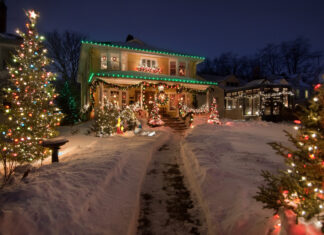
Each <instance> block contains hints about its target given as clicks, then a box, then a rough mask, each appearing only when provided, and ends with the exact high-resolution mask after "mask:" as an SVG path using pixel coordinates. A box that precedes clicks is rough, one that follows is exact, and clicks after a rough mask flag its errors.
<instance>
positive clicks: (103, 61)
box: [100, 54, 107, 69]
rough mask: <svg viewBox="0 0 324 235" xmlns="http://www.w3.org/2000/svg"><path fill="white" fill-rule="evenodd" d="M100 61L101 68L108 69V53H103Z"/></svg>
mask: <svg viewBox="0 0 324 235" xmlns="http://www.w3.org/2000/svg"><path fill="white" fill-rule="evenodd" d="M100 62H101V66H100V68H101V69H107V55H106V54H101V59H100Z"/></svg>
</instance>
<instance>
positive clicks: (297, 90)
mask: <svg viewBox="0 0 324 235" xmlns="http://www.w3.org/2000/svg"><path fill="white" fill-rule="evenodd" d="M296 96H297V98H299V89H296Z"/></svg>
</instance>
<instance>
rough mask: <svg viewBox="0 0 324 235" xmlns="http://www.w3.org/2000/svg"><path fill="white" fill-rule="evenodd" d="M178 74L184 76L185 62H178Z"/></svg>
mask: <svg viewBox="0 0 324 235" xmlns="http://www.w3.org/2000/svg"><path fill="white" fill-rule="evenodd" d="M179 75H180V76H186V63H185V62H180V63H179Z"/></svg>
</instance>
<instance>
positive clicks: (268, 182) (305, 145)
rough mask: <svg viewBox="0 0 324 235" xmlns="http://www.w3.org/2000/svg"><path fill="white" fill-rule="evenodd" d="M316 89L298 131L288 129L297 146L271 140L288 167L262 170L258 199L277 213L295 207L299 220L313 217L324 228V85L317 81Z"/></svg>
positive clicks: (302, 115) (300, 116) (302, 116)
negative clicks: (295, 132) (283, 169)
mask: <svg viewBox="0 0 324 235" xmlns="http://www.w3.org/2000/svg"><path fill="white" fill-rule="evenodd" d="M314 89H315V96H314V98H313V99H312V100H311V101H310V104H309V106H308V107H307V108H305V109H304V110H303V111H302V113H301V114H300V115H299V120H295V124H296V126H295V129H296V130H298V133H297V135H296V136H294V135H292V134H291V133H288V132H287V131H285V132H286V135H287V136H288V138H289V141H290V142H291V143H292V144H293V146H294V148H290V147H287V146H284V145H282V144H281V143H276V142H274V143H270V145H271V146H272V148H273V149H274V150H276V151H277V153H278V154H279V155H281V156H283V157H284V158H285V162H286V165H287V167H288V169H286V170H285V171H281V172H280V173H279V174H278V175H274V174H272V173H270V172H268V171H263V172H262V176H263V177H264V180H265V184H264V185H262V186H260V187H259V191H258V192H257V195H256V196H255V199H256V200H257V201H260V202H262V203H264V207H265V208H269V209H274V210H275V212H276V213H277V212H278V211H279V209H280V208H283V209H288V210H292V211H293V212H294V213H295V214H296V218H297V221H298V218H301V217H303V218H304V219H305V220H306V221H308V220H310V219H313V220H315V224H316V225H317V226H319V227H321V229H322V232H324V138H323V137H324V88H323V86H321V85H320V84H318V85H316V86H315V88H314ZM297 221H296V222H297Z"/></svg>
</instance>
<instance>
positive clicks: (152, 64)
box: [141, 59, 157, 68]
mask: <svg viewBox="0 0 324 235" xmlns="http://www.w3.org/2000/svg"><path fill="white" fill-rule="evenodd" d="M141 65H142V66H144V67H149V68H155V67H156V65H157V63H156V60H152V59H142V63H141Z"/></svg>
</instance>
